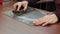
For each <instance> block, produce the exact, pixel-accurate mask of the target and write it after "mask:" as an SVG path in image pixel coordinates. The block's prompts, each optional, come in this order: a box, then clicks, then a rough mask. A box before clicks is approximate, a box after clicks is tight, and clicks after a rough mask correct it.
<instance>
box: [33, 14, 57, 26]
mask: <svg viewBox="0 0 60 34" xmlns="http://www.w3.org/2000/svg"><path fill="white" fill-rule="evenodd" d="M57 21H58V18H57V17H56V15H55V14H53V15H46V16H44V17H42V18H40V19H37V20H36V21H34V22H33V23H34V24H35V25H42V26H46V25H48V24H55V23H56V22H57Z"/></svg>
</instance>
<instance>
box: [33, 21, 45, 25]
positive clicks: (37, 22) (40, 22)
mask: <svg viewBox="0 0 60 34" xmlns="http://www.w3.org/2000/svg"><path fill="white" fill-rule="evenodd" d="M33 23H34V24H35V25H42V24H43V23H45V22H44V21H40V20H36V21H34V22H33Z"/></svg>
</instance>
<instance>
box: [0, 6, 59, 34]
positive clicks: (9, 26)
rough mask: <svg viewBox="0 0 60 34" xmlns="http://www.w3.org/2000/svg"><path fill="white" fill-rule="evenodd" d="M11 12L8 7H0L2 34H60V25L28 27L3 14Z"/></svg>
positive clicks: (0, 29)
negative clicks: (5, 11)
mask: <svg viewBox="0 0 60 34" xmlns="http://www.w3.org/2000/svg"><path fill="white" fill-rule="evenodd" d="M6 9H7V11H8V10H9V9H8V7H6V6H0V34H60V24H59V23H57V24H54V25H50V26H46V27H42V26H28V25H26V24H24V23H21V22H18V21H17V20H14V19H12V18H10V17H8V16H6V15H3V14H2V13H1V12H4V10H6Z"/></svg>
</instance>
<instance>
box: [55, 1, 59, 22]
mask: <svg viewBox="0 0 60 34" xmlns="http://www.w3.org/2000/svg"><path fill="white" fill-rule="evenodd" d="M55 3H56V12H55V14H56V16H57V17H58V19H59V21H60V0H55Z"/></svg>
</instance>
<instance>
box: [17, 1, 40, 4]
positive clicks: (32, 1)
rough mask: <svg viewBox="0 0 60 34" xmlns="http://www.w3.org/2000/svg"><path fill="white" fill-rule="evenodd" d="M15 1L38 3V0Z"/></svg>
mask: <svg viewBox="0 0 60 34" xmlns="http://www.w3.org/2000/svg"><path fill="white" fill-rule="evenodd" d="M17 1H28V2H29V3H33V4H34V3H36V2H38V1H40V0H17Z"/></svg>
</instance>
